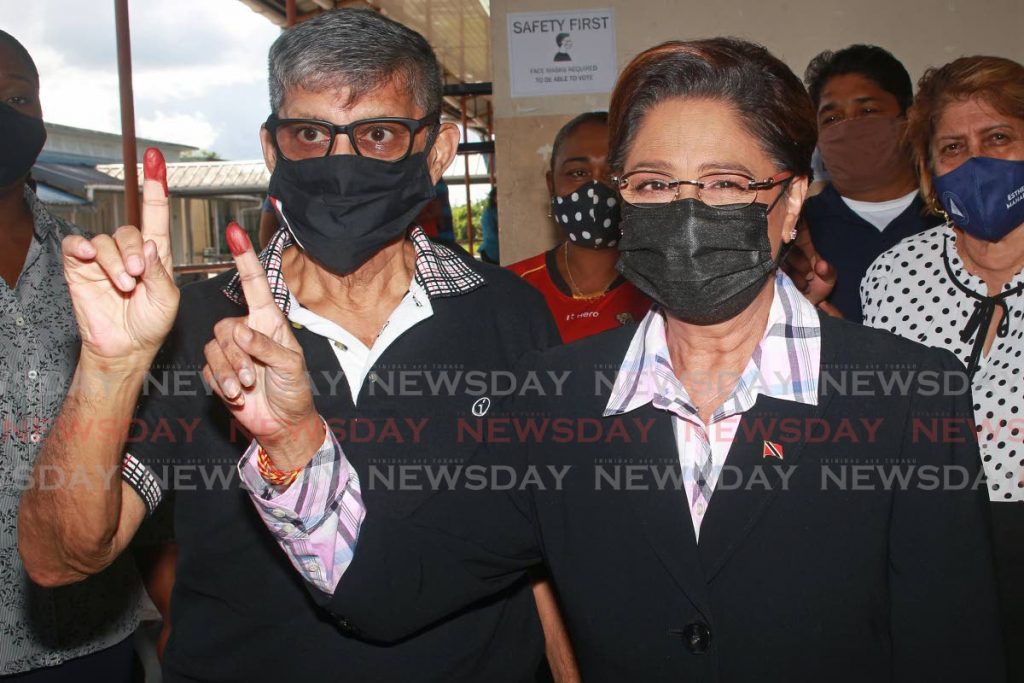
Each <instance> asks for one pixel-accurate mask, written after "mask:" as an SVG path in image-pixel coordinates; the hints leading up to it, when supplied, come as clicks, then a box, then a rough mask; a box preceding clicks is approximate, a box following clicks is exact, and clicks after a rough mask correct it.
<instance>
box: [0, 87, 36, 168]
mask: <svg viewBox="0 0 1024 683" xmlns="http://www.w3.org/2000/svg"><path fill="white" fill-rule="evenodd" d="M0 140H3V141H4V144H3V146H2V147H0V187H7V186H9V185H13V184H14V183H16V182H18V181H19V180H21V179H22V178H24V177H25V176H27V175H28V172H29V171H31V170H32V164H34V163H36V159H37V158H39V153H40V152H41V151H43V144H44V143H45V142H46V127H45V126H44V125H43V120H42V119H37V118H35V117H34V116H28V115H26V114H22V113H21V112H20V111H18V110H17V109H15V108H14V107H11V106H9V105H6V104H3V103H0Z"/></svg>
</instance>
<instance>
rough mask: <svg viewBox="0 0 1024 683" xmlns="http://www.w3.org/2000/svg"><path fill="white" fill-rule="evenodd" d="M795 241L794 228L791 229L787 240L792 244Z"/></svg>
mask: <svg viewBox="0 0 1024 683" xmlns="http://www.w3.org/2000/svg"><path fill="white" fill-rule="evenodd" d="M795 239H796V228H793V230H792V231H790V233H789V240H790V241H791V242H792V241H793V240H795Z"/></svg>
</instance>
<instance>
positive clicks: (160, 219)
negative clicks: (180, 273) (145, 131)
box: [142, 147, 173, 273]
mask: <svg viewBox="0 0 1024 683" xmlns="http://www.w3.org/2000/svg"><path fill="white" fill-rule="evenodd" d="M142 174H143V181H142V238H143V239H144V240H153V243H154V244H156V251H157V255H158V256H159V257H160V261H161V262H162V263H163V264H164V269H165V270H166V271H167V272H168V273H170V272H171V268H172V267H173V263H172V257H171V211H170V202H169V201H168V199H167V164H166V163H164V155H163V154H161V153H160V150H159V149H157V148H156V147H150V148H148V149H147V150H146V153H145V154H144V155H143V157H142Z"/></svg>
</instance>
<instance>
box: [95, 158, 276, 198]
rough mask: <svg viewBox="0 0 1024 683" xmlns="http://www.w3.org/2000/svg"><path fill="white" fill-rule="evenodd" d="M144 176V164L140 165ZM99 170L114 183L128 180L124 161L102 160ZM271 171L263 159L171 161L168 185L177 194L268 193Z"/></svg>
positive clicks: (168, 170) (168, 166) (140, 177)
mask: <svg viewBox="0 0 1024 683" xmlns="http://www.w3.org/2000/svg"><path fill="white" fill-rule="evenodd" d="M138 169H139V170H138V173H139V179H140V183H141V179H142V165H141V164H139V166H138ZM96 170H97V171H99V172H101V173H102V174H104V175H106V176H107V177H108V178H111V179H112V180H113V181H114V183H118V182H121V183H123V182H124V164H102V165H100V166H97V167H96ZM269 183H270V173H269V172H268V171H267V167H266V164H264V163H263V160H262V159H260V160H259V161H197V162H187V163H186V162H179V163H173V164H167V189H168V190H169V191H170V192H172V193H173V194H178V195H188V194H226V193H264V192H266V191H267V185H268V184H269Z"/></svg>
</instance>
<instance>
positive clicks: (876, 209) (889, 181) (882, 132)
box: [803, 45, 938, 322]
mask: <svg viewBox="0 0 1024 683" xmlns="http://www.w3.org/2000/svg"><path fill="white" fill-rule="evenodd" d="M804 80H805V81H806V83H807V86H808V90H809V91H810V95H811V100H812V101H813V103H814V106H815V107H816V109H817V112H818V149H819V150H820V152H821V156H822V159H823V161H824V164H825V169H826V170H827V171H828V174H829V177H830V183H829V184H828V185H827V186H826V187H825V188H824V189H823V190H822V191H821V193H820V194H818V195H816V196H814V197H811V198H810V199H808V200H807V203H806V204H805V205H804V213H803V219H804V222H805V225H806V227H807V229H808V230H809V233H810V234H809V238H810V242H812V243H813V249H814V250H816V251H817V254H818V255H819V256H820V257H821V259H823V260H824V261H826V262H827V263H829V264H831V266H832V267H833V268H834V269H835V271H836V272H835V275H836V278H835V287H834V289H833V290H832V292H831V294H830V296H829V302H830V303H831V304H832V305H833V306H835V308H837V309H838V310H839V312H840V313H841V314H842V315H843V317H845V318H846V319H847V320H851V321H854V322H861V320H862V314H861V306H860V282H861V279H862V278H863V277H864V273H865V272H866V271H867V269H868V266H870V265H871V263H872V262H873V261H874V260H875V259H876V258H877V257H878V256H880V255H881V254H882V253H883V252H885V251H886V250H888V249H890V248H891V247H893V246H894V245H895V244H896V243H897V242H899V241H900V240H902V239H903V238H904V237H909V236H910V235H915V234H917V233H919V232H921V231H923V230H926V229H928V228H931V227H934V226H935V225H937V223H938V220H937V219H936V218H935V217H934V216H930V215H927V214H926V213H925V211H924V204H923V202H922V201H921V198H920V196H919V193H918V189H917V176H916V173H915V171H914V165H913V162H912V159H911V154H910V151H909V149H907V148H906V146H905V145H904V144H903V135H904V131H905V129H906V123H907V108H908V107H909V106H910V103H911V101H912V98H913V87H912V85H911V81H910V75H909V74H908V73H907V70H906V68H904V66H903V65H902V64H901V63H900V62H899V60H897V59H896V58H895V57H894V56H893V55H891V54H890V53H889V52H887V51H886V50H883V49H882V48H880V47H876V46H873V45H852V46H850V47H848V48H846V49H843V50H840V51H838V52H834V53H833V52H831V51H828V52H823V53H821V54H820V55H818V56H817V57H815V58H814V59H813V60H812V61H811V63H810V65H809V66H808V67H807V72H806V75H805V79H804ZM822 267H823V266H819V268H822Z"/></svg>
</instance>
